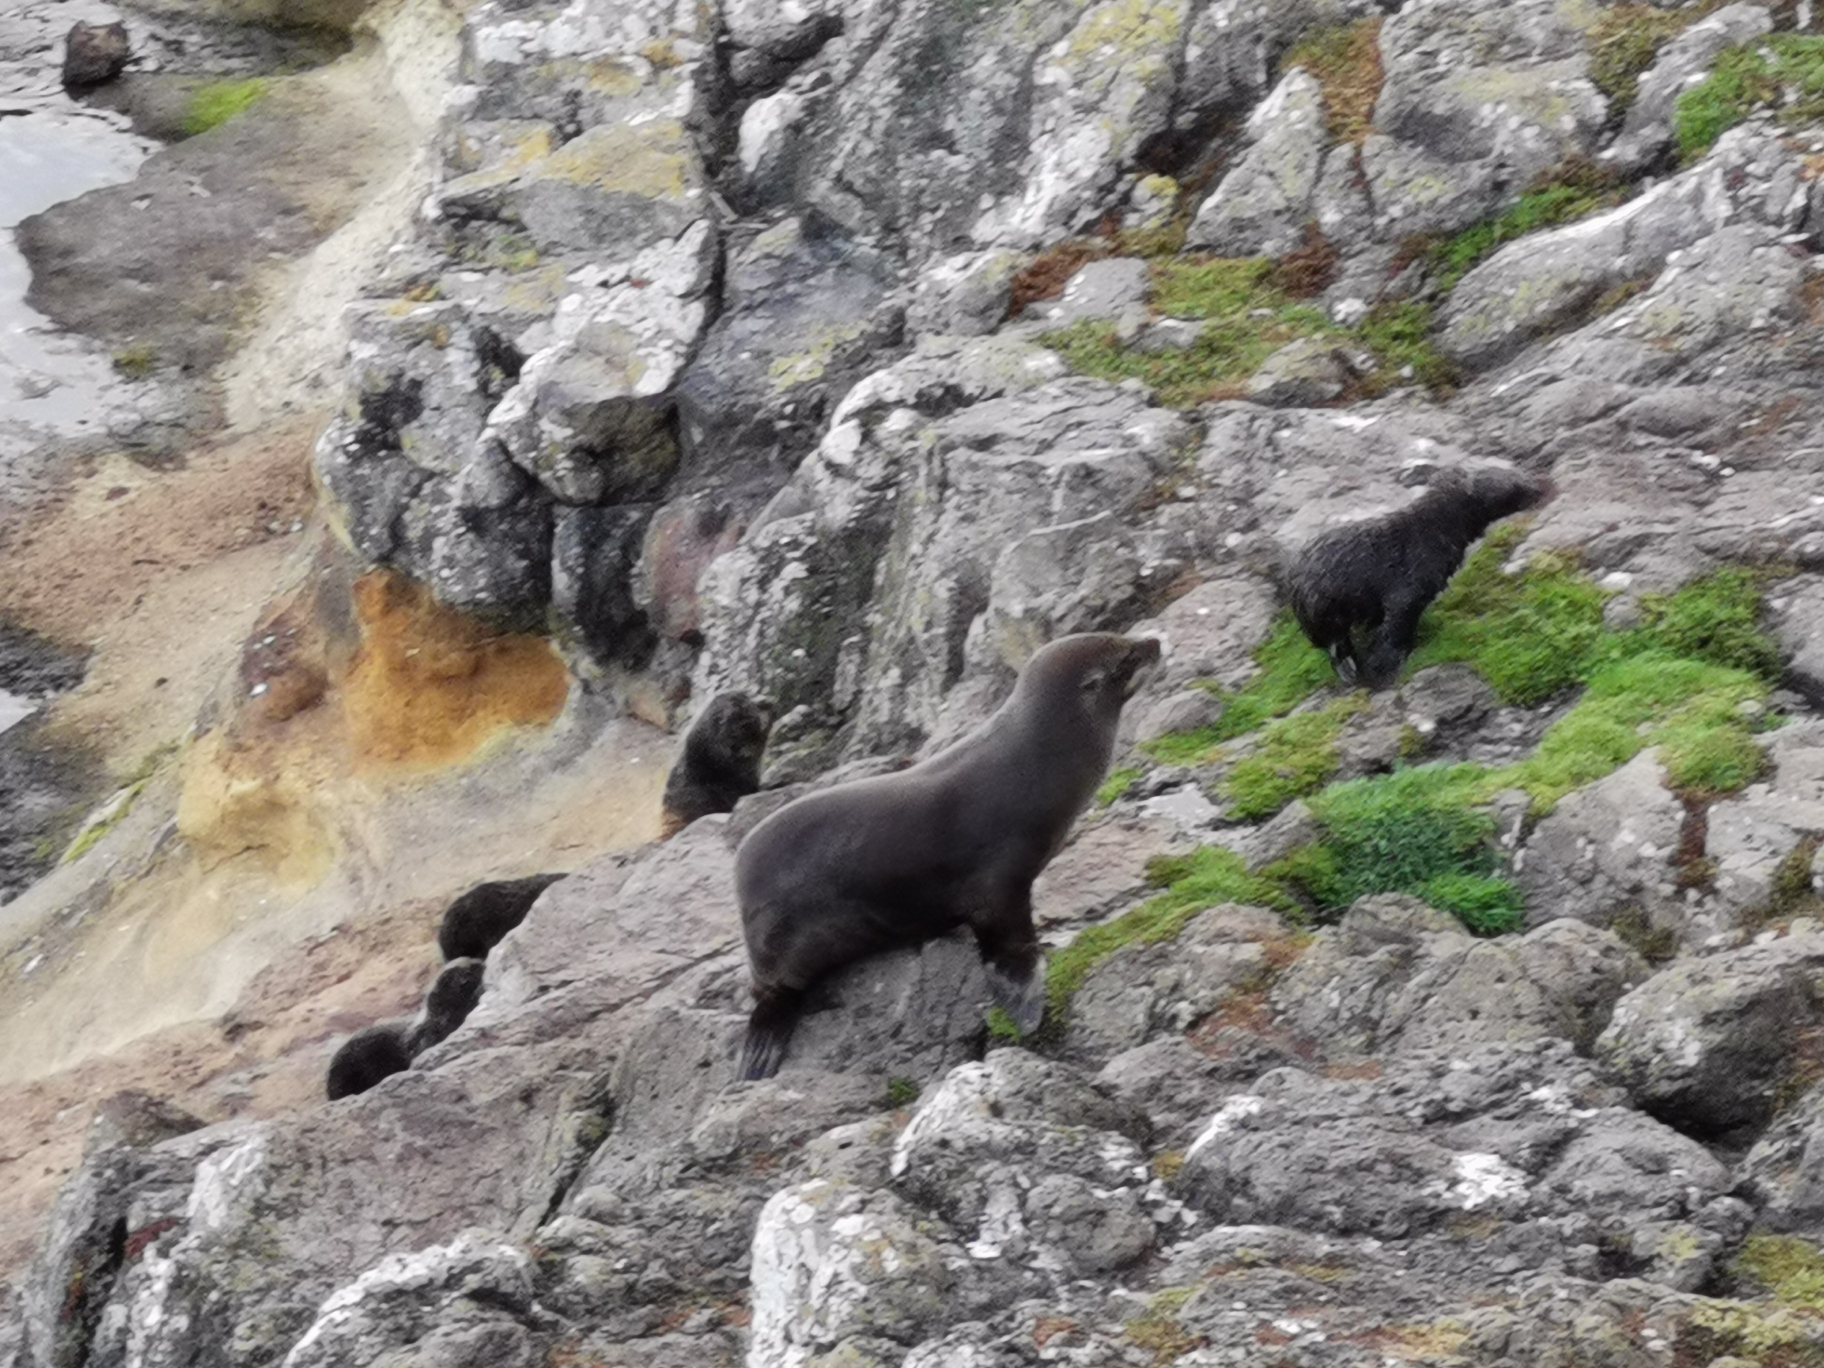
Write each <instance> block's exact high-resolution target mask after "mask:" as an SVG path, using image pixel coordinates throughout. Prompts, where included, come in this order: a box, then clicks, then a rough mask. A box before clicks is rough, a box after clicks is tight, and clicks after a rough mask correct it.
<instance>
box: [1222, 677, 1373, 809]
mask: <svg viewBox="0 0 1824 1368" xmlns="http://www.w3.org/2000/svg"><path fill="white" fill-rule="evenodd" d="M1366 706H1367V700H1366V699H1365V698H1363V697H1362V696H1361V695H1360V694H1352V695H1350V696H1349V697H1347V698H1340V699H1338V700H1337V701H1336V702H1334V703H1331V704H1330V705H1328V706H1327V707H1324V708H1319V709H1317V710H1316V711H1314V712H1304V713H1295V714H1294V715H1292V716H1291V717H1282V718H1279V719H1277V720H1276V721H1273V722H1270V723H1268V724H1267V726H1266V728H1265V730H1264V731H1262V732H1261V736H1260V741H1259V743H1258V744H1257V745H1256V746H1255V748H1254V749H1253V750H1252V751H1250V752H1249V753H1248V754H1247V755H1244V756H1243V757H1242V758H1241V759H1239V760H1237V761H1236V762H1235V764H1234V765H1233V766H1232V767H1231V768H1230V770H1229V773H1228V775H1227V777H1226V778H1225V779H1224V780H1223V792H1224V796H1225V797H1226V798H1227V799H1228V800H1229V811H1228V815H1229V816H1231V817H1239V818H1243V819H1253V818H1255V817H1268V816H1271V815H1272V814H1273V813H1275V812H1278V811H1279V810H1280V809H1281V808H1282V807H1284V806H1285V805H1286V804H1287V803H1289V802H1291V801H1292V800H1293V799H1294V798H1302V797H1303V796H1304V795H1305V794H1307V793H1315V792H1316V791H1317V790H1318V789H1320V788H1322V787H1323V786H1324V785H1325V784H1326V783H1328V782H1329V780H1330V776H1331V775H1333V774H1335V773H1336V764H1337V759H1336V738H1337V737H1338V736H1339V735H1340V734H1341V733H1342V730H1343V723H1344V722H1346V721H1348V720H1349V719H1350V718H1351V717H1353V716H1355V714H1356V713H1358V712H1360V711H1361V710H1362V709H1363V708H1364V707H1366ZM1219 725H1220V724H1219Z"/></svg>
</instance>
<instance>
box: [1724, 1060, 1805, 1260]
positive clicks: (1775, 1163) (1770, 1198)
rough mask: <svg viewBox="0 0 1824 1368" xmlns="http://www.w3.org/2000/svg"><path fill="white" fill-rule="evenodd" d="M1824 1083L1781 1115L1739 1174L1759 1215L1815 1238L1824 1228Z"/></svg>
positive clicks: (1780, 1227) (1782, 1227)
mask: <svg viewBox="0 0 1824 1368" xmlns="http://www.w3.org/2000/svg"><path fill="white" fill-rule="evenodd" d="M1821 1165H1824V1088H1818V1087H1813V1088H1811V1089H1810V1090H1809V1091H1807V1092H1806V1093H1805V1095H1804V1096H1803V1097H1801V1098H1799V1100H1798V1101H1797V1102H1796V1103H1794V1104H1793V1106H1792V1107H1791V1108H1790V1109H1789V1110H1787V1111H1785V1112H1783V1113H1782V1114H1781V1115H1779V1116H1777V1117H1775V1118H1774V1120H1773V1124H1772V1125H1770V1126H1768V1127H1767V1130H1766V1131H1765V1133H1763V1134H1762V1136H1761V1138H1760V1139H1759V1140H1757V1141H1755V1145H1754V1148H1753V1149H1751V1150H1749V1151H1748V1157H1747V1158H1746V1159H1745V1160H1743V1161H1742V1167H1741V1169H1740V1177H1741V1179H1742V1183H1743V1186H1744V1188H1745V1189H1746V1193H1747V1195H1749V1196H1751V1197H1752V1198H1753V1201H1754V1204H1755V1206H1756V1207H1757V1208H1758V1210H1759V1214H1760V1219H1761V1220H1762V1221H1764V1222H1765V1223H1766V1224H1768V1225H1770V1226H1771V1227H1773V1229H1775V1230H1792V1231H1800V1232H1803V1233H1805V1234H1806V1235H1807V1236H1809V1237H1811V1238H1814V1239H1815V1238H1816V1237H1817V1235H1818V1233H1819V1231H1820V1229H1824V1169H1821V1167H1820V1166H1821Z"/></svg>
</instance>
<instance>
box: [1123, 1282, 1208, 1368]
mask: <svg viewBox="0 0 1824 1368" xmlns="http://www.w3.org/2000/svg"><path fill="white" fill-rule="evenodd" d="M1195 1290H1196V1289H1194V1288H1189V1287H1172V1288H1167V1289H1166V1290H1165V1291H1163V1292H1155V1293H1154V1294H1153V1296H1152V1297H1151V1298H1150V1299H1148V1301H1147V1303H1146V1310H1145V1311H1144V1312H1143V1313H1142V1314H1140V1315H1138V1316H1136V1317H1135V1318H1134V1319H1133V1320H1130V1321H1129V1322H1128V1323H1127V1326H1126V1330H1127V1338H1128V1340H1129V1342H1130V1343H1132V1344H1134V1345H1135V1346H1136V1347H1137V1348H1140V1349H1144V1350H1146V1351H1147V1352H1148V1353H1150V1354H1151V1355H1152V1356H1153V1360H1152V1361H1153V1363H1154V1364H1155V1365H1158V1364H1167V1363H1174V1362H1176V1361H1177V1360H1178V1359H1179V1358H1181V1357H1183V1356H1184V1355H1185V1354H1188V1353H1190V1352H1191V1350H1193V1349H1195V1348H1197V1347H1198V1346H1200V1345H1202V1344H1203V1343H1204V1342H1205V1341H1204V1339H1203V1337H1202V1336H1200V1335H1193V1334H1192V1333H1191V1332H1190V1331H1188V1330H1186V1329H1185V1328H1184V1326H1183V1325H1181V1324H1180V1323H1179V1321H1178V1312H1179V1311H1180V1310H1181V1309H1182V1308H1183V1306H1184V1304H1185V1303H1186V1302H1187V1301H1189V1300H1190V1299H1191V1295H1192V1293H1193V1292H1194V1291H1195Z"/></svg>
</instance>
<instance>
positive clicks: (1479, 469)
mask: <svg viewBox="0 0 1824 1368" xmlns="http://www.w3.org/2000/svg"><path fill="white" fill-rule="evenodd" d="M1549 492H1550V489H1549V487H1548V486H1547V485H1546V484H1544V483H1543V482H1542V481H1539V480H1537V479H1535V478H1534V477H1533V476H1531V475H1528V474H1527V473H1526V472H1525V471H1523V470H1517V469H1515V468H1514V467H1513V466H1510V465H1505V464H1495V463H1493V462H1490V463H1488V464H1478V465H1474V466H1453V467H1450V468H1447V469H1445V470H1441V471H1439V472H1438V473H1437V474H1436V475H1435V476H1433V477H1432V481H1431V484H1430V485H1429V486H1427V488H1426V490H1425V492H1424V493H1423V494H1421V495H1419V496H1418V498H1416V499H1414V500H1413V501H1412V502H1411V503H1409V504H1407V505H1406V506H1405V507H1404V508H1398V509H1395V510H1394V511H1393V512H1391V513H1383V514H1381V515H1379V516H1378V517H1372V518H1363V519H1360V520H1359V521H1356V522H1349V523H1344V524H1343V525H1342V526H1340V527H1332V528H1330V529H1328V530H1327V531H1324V532H1320V533H1318V534H1317V536H1315V537H1313V538H1312V539H1311V540H1310V541H1308V542H1306V543H1305V544H1304V546H1302V547H1300V548H1299V550H1298V551H1297V553H1296V554H1295V555H1294V556H1293V557H1292V558H1291V561H1290V563H1289V565H1288V567H1287V574H1286V580H1287V587H1288V588H1289V589H1290V590H1291V592H1292V613H1293V616H1294V617H1296V618H1297V619H1298V625H1299V626H1300V627H1302V628H1303V629H1304V632H1305V635H1306V636H1307V637H1309V638H1310V639H1311V644H1312V645H1313V646H1316V647H1317V648H1318V649H1319V650H1321V651H1325V652H1327V653H1328V654H1329V656H1330V663H1331V665H1332V667H1333V668H1334V669H1335V670H1336V675H1337V678H1338V679H1340V680H1342V681H1343V683H1345V684H1355V683H1360V684H1363V685H1365V686H1367V687H1368V688H1370V689H1380V688H1384V687H1386V686H1387V685H1389V684H1391V683H1393V681H1394V679H1395V677H1396V676H1398V674H1399V672H1400V666H1401V665H1402V664H1404V663H1405V661H1406V657H1407V656H1409V655H1411V654H1412V648H1413V647H1414V646H1416V645H1417V644H1418V636H1419V617H1420V615H1421V614H1423V613H1424V611H1425V609H1426V608H1427V607H1429V606H1430V604H1431V601H1432V600H1433V599H1435V598H1436V597H1437V596H1438V595H1439V594H1441V593H1443V592H1444V586H1445V585H1447V584H1449V583H1450V577H1451V576H1452V575H1454V574H1456V573H1457V570H1458V569H1459V568H1460V567H1461V566H1462V564H1463V554H1464V552H1466V551H1467V550H1468V549H1469V547H1470V545H1471V543H1473V542H1474V541H1476V540H1477V539H1478V538H1479V537H1481V535H1482V534H1483V533H1484V532H1485V531H1487V530H1488V526H1489V524H1490V523H1492V522H1495V521H1497V520H1498V519H1501V518H1505V517H1507V516H1509V515H1510V514H1513V513H1519V512H1521V511H1522V510H1524V509H1528V508H1531V507H1533V505H1535V504H1537V503H1538V502H1539V501H1540V500H1541V499H1543V498H1545V497H1546V495H1547V494H1548V493H1549Z"/></svg>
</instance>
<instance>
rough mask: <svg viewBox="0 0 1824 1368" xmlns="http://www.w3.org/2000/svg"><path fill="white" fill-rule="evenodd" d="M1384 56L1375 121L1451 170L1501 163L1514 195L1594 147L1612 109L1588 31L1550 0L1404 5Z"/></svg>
mask: <svg viewBox="0 0 1824 1368" xmlns="http://www.w3.org/2000/svg"><path fill="white" fill-rule="evenodd" d="M1381 63H1382V66H1383V68H1384V70H1385V80H1384V81H1383V83H1382V86H1381V93H1380V98H1379V99H1378V100H1376V102H1375V106H1374V127H1375V128H1376V129H1377V130H1379V131H1380V132H1381V133H1383V134H1386V135H1387V136H1388V137H1390V138H1394V139H1397V140H1399V141H1400V142H1403V143H1409V144H1411V145H1413V146H1414V147H1417V148H1420V149H1422V150H1423V151H1424V152H1425V153H1426V154H1427V155H1428V156H1429V157H1430V158H1432V159H1434V160H1435V161H1436V162H1440V163H1444V164H1447V165H1448V166H1450V168H1451V173H1450V174H1451V175H1452V176H1453V177H1458V178H1463V177H1474V176H1476V175H1477V174H1479V173H1481V172H1482V171H1483V169H1484V168H1486V167H1488V166H1490V165H1492V166H1496V167H1499V168H1500V173H1501V176H1502V180H1503V181H1504V183H1505V188H1506V193H1507V194H1508V195H1509V196H1517V195H1518V194H1519V193H1520V192H1522V191H1523V190H1524V189H1525V188H1526V187H1527V185H1529V184H1530V183H1531V182H1532V181H1533V180H1535V179H1536V178H1537V177H1539V176H1540V175H1541V174H1542V173H1544V172H1547V171H1550V170H1552V169H1553V168H1555V167H1557V166H1558V165H1559V164H1560V163H1562V162H1564V161H1566V160H1567V159H1570V158H1573V157H1578V156H1588V155H1589V154H1591V153H1593V152H1594V151H1595V150H1596V141H1597V138H1598V136H1599V135H1600V134H1601V132H1602V128H1603V124H1604V121H1605V119H1606V118H1607V115H1608V102H1607V101H1606V100H1604V99H1603V97H1602V95H1601V94H1600V93H1598V91H1597V90H1596V88H1595V86H1594V85H1592V84H1591V82H1590V80H1589V76H1588V68H1589V58H1588V55H1587V51H1586V48H1585V45H1584V38H1583V34H1582V33H1581V32H1579V31H1578V29H1577V27H1576V25H1575V24H1574V23H1573V22H1572V20H1571V19H1570V18H1569V17H1568V16H1567V15H1566V14H1565V13H1564V12H1563V11H1561V10H1559V9H1558V8H1557V7H1556V6H1555V5H1553V4H1552V3H1550V0H1522V3H1518V4H1510V5H1499V6H1480V5H1417V6H1407V7H1405V8H1403V9H1402V10H1401V11H1400V13H1398V14H1396V15H1394V16H1392V17H1391V18H1389V19H1388V20H1387V23H1386V24H1385V25H1384V26H1383V27H1382V29H1381ZM1378 202H1379V201H1378V200H1377V203H1378ZM1403 231H1406V232H1411V231H1413V229H1411V228H1404V229H1403Z"/></svg>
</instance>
